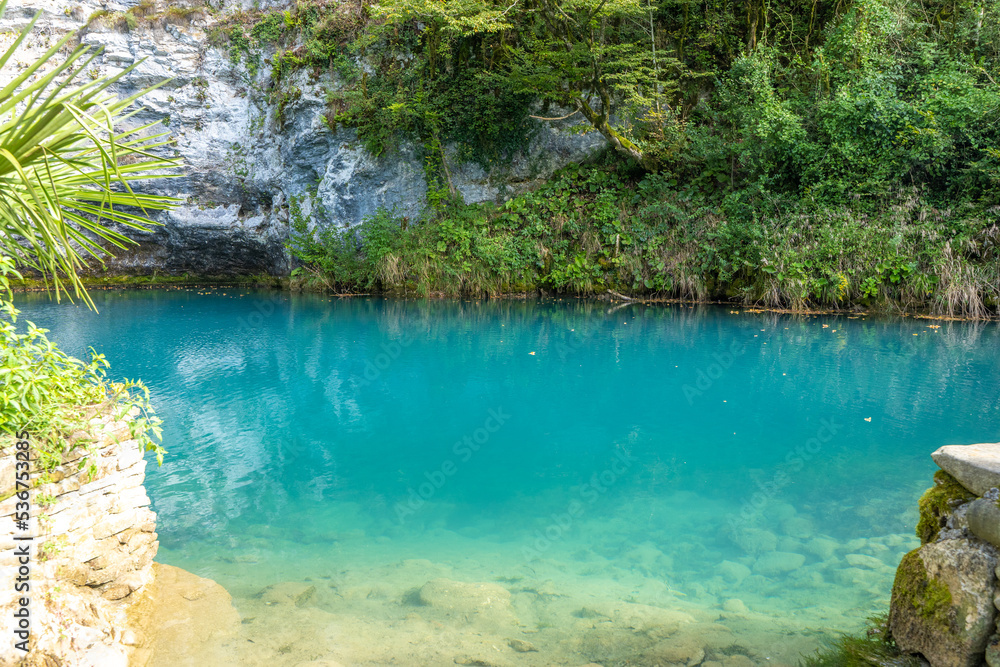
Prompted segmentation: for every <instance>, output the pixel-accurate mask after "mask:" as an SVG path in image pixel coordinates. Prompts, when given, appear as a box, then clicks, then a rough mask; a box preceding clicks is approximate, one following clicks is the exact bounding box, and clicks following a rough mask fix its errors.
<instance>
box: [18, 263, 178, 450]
mask: <svg viewBox="0 0 1000 667" xmlns="http://www.w3.org/2000/svg"><path fill="white" fill-rule="evenodd" d="M20 277H21V275H20V274H19V273H18V272H17V271H16V270H15V269H14V267H13V262H12V260H11V259H10V258H9V257H3V256H0V433H12V432H22V431H27V432H28V433H29V434H30V436H31V440H32V443H33V444H34V447H35V453H36V456H37V457H38V458H39V459H40V460H41V462H42V464H43V465H44V466H46V467H51V466H53V465H57V464H58V463H60V462H61V461H62V457H63V455H64V454H66V453H67V451H68V450H69V449H70V448H71V447H72V446H73V445H71V444H70V443H69V440H68V437H69V436H71V435H72V434H74V433H77V432H80V431H84V432H86V431H88V430H89V428H88V420H90V419H91V418H93V417H95V416H107V417H111V418H112V419H114V420H118V419H122V418H124V417H125V416H126V415H131V422H130V428H131V429H132V437H133V438H135V439H136V440H138V442H139V443H140V445H141V446H142V447H144V448H145V449H146V450H149V451H153V452H155V454H156V457H157V460H159V461H160V462H161V463H162V460H163V454H164V450H163V448H162V447H161V446H160V444H159V443H160V440H161V436H162V431H161V428H160V420H159V419H158V418H157V417H156V415H155V413H154V412H153V409H152V407H151V406H150V404H149V391H148V389H146V387H145V386H144V385H143V384H142V383H141V382H136V381H128V380H126V381H125V382H110V381H108V379H107V377H106V375H105V369H106V368H107V367H108V362H107V360H106V359H105V358H104V355H101V354H97V353H96V352H93V351H91V356H90V360H89V361H81V360H80V359H76V358H74V357H70V356H68V355H66V354H65V353H63V352H62V351H61V350H59V348H58V347H56V345H55V344H54V343H53V342H52V341H50V340H49V339H48V337H47V336H46V334H47V331H46V330H45V329H40V328H38V327H36V326H35V325H34V323H32V322H27V323H26V324H27V328H26V330H23V331H19V330H18V325H19V323H18V311H17V309H16V308H14V305H13V304H12V303H11V302H10V300H9V299H10V296H11V292H10V280H11V279H12V278H13V279H18V278H20ZM22 324H23V323H22ZM76 444H80V445H83V446H86V445H87V444H88V443H86V442H80V443H76ZM90 444H93V443H90ZM86 465H87V462H86V460H83V461H82V462H81V467H86Z"/></svg>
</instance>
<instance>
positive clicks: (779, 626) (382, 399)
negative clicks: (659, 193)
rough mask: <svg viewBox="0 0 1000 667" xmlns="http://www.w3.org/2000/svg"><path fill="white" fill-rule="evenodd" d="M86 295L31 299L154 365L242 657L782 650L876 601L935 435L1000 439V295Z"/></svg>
mask: <svg viewBox="0 0 1000 667" xmlns="http://www.w3.org/2000/svg"><path fill="white" fill-rule="evenodd" d="M94 296H95V301H96V302H97V304H98V307H99V308H100V311H101V312H100V314H99V315H95V314H93V313H90V312H88V311H87V310H86V309H84V308H81V307H76V306H71V305H66V304H62V305H56V304H53V303H49V302H47V301H45V300H44V299H43V298H41V297H35V296H30V295H21V296H20V302H21V307H22V309H23V311H24V315H25V316H26V317H27V318H28V319H32V320H34V321H35V322H36V323H37V324H39V325H40V326H45V327H49V328H51V329H52V331H53V333H52V337H53V338H54V339H55V340H57V341H58V342H59V343H60V344H61V346H62V347H63V348H64V349H65V350H67V351H69V352H71V353H74V354H77V355H82V354H84V353H85V351H86V349H87V348H88V347H89V346H93V347H94V348H95V349H96V350H98V351H99V352H101V353H103V354H105V355H107V357H108V358H109V359H110V360H111V361H112V363H113V366H112V375H113V376H115V377H129V378H134V377H141V378H142V379H144V380H145V381H146V382H147V383H148V384H149V386H150V389H151V391H152V397H153V402H154V403H155V405H156V407H157V409H158V412H159V414H160V415H161V416H162V417H163V418H164V420H165V430H164V441H165V446H166V448H167V449H168V450H169V454H168V455H167V458H166V462H165V464H164V466H163V467H162V468H159V469H156V468H155V467H153V468H150V469H149V472H148V475H147V487H148V489H149V494H150V496H151V498H152V499H153V504H154V509H155V510H156V511H157V513H158V515H159V524H158V530H159V535H160V552H159V556H158V558H157V559H158V560H160V561H162V562H165V563H169V564H172V565H177V566H180V567H183V568H185V569H188V570H191V571H192V572H195V573H197V574H199V575H202V576H206V577H211V578H213V579H215V580H216V581H218V582H219V583H221V584H222V585H223V586H225V587H226V588H227V589H228V590H229V591H230V592H231V593H232V594H233V596H234V603H235V605H236V606H237V609H238V610H239V611H240V613H241V615H242V616H243V619H244V624H243V632H244V633H245V635H246V637H245V639H252V641H245V639H244V640H242V643H239V644H238V645H237V644H234V645H233V646H232V650H233V652H234V656H235V658H234V659H235V660H237V661H238V662H239V663H241V664H252V665H286V664H287V665H297V664H300V663H303V662H307V661H309V660H323V659H325V660H329V661H331V663H330V664H335V663H340V664H343V665H385V664H400V665H453V664H455V663H456V661H459V663H460V664H496V665H506V664H511V665H582V664H584V663H588V662H596V663H599V664H603V665H605V666H606V667H607V666H610V665H618V664H629V665H653V664H683V663H686V662H687V661H690V660H692V659H697V657H698V655H699V651H703V652H704V654H705V659H706V660H708V661H715V662H717V663H719V664H721V665H724V666H725V667H749V666H750V665H793V664H796V662H797V661H798V658H799V656H800V655H801V654H802V653H808V652H810V651H812V650H814V649H815V648H816V647H817V646H818V645H819V644H820V643H821V642H822V641H823V639H824V638H827V637H829V636H831V635H833V634H835V633H836V632H839V631H853V630H856V629H858V628H859V627H860V625H861V623H862V622H863V620H864V619H865V618H866V617H867V616H868V615H870V614H872V613H875V612H879V611H884V610H885V608H886V607H887V604H888V596H889V591H890V587H891V582H892V576H893V572H894V568H895V566H896V564H897V563H898V561H899V558H900V557H901V556H902V554H904V553H905V552H906V551H908V550H909V549H912V548H913V547H914V546H916V544H917V542H916V539H915V538H914V536H913V526H914V525H915V522H916V516H915V506H916V499H917V497H918V496H919V494H920V492H921V491H922V490H923V489H924V488H925V487H927V486H929V484H930V479H931V475H932V474H933V470H934V466H933V462H932V461H931V459H930V456H929V454H930V452H932V451H933V450H934V449H936V448H938V447H940V446H941V445H945V444H967V443H973V442H984V441H986V442H989V441H997V440H1000V432H998V424H1000V421H998V419H997V417H998V412H1000V396H998V391H1000V389H998V387H1000V385H998V383H997V378H998V373H997V371H998V363H1000V362H998V360H1000V354H998V353H1000V337H998V332H997V327H996V326H995V325H994V324H971V323H951V322H933V321H928V320H913V319H891V320H890V319H876V318H866V317H864V316H855V315H846V314H845V315H843V316H790V315H776V314H765V313H747V312H743V311H742V310H740V309H734V308H725V307H692V306H683V305H669V306H666V305H658V306H644V305H639V304H634V305H627V306H624V307H614V306H612V305H609V304H606V303H600V302H591V301H581V300H575V299H571V300H562V301H560V300H554V301H527V302H519V301H514V302H511V301H503V302H485V301H431V302H423V301H402V300H384V299H375V298H367V297H360V298H353V299H336V298H333V299H331V298H328V297H319V296H308V295H288V294H279V293H269V292H249V291H247V290H240V289H216V290H204V289H203V290H197V289H174V290H163V291H141V292H99V293H96V294H95V295H94ZM428 582H433V583H431V584H430V585H428ZM450 582H461V583H463V584H484V585H483V586H478V587H476V586H462V585H457V584H452V583H450ZM269 586H271V588H268V587H269ZM512 640H516V641H512ZM518 642H528V643H530V645H531V647H533V648H534V649H536V650H534V651H528V652H519V651H517V650H515V646H517V647H520V648H521V649H525V648H527V646H526V645H524V644H518ZM462 661H465V662H464V663H463V662H462ZM476 661H478V662H476Z"/></svg>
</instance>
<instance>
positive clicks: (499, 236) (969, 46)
mask: <svg viewBox="0 0 1000 667" xmlns="http://www.w3.org/2000/svg"><path fill="white" fill-rule="evenodd" d="M226 25H227V26H229V27H227V28H226V30H228V31H229V34H230V40H229V44H230V48H231V49H232V52H233V53H234V56H235V57H242V56H240V54H241V53H243V54H244V55H245V57H246V58H247V59H248V60H250V59H252V56H251V55H250V54H252V53H254V48H257V49H260V50H266V49H269V48H274V49H276V51H277V53H276V55H275V56H274V58H273V62H272V74H271V78H272V81H273V82H274V86H275V90H276V91H284V92H282V93H281V94H280V95H277V97H276V99H278V100H279V105H280V101H281V100H283V99H286V98H287V95H289V94H291V95H294V91H291V92H289V91H288V90H287V89H285V88H283V87H284V86H287V85H289V84H288V83H287V82H288V81H290V80H291V79H293V78H294V77H291V76H290V75H291V74H292V73H293V72H294V71H296V70H299V69H302V68H306V69H310V70H311V71H312V72H313V73H314V74H315V75H316V76H322V75H323V72H324V71H328V72H330V76H329V80H330V84H329V94H328V99H329V101H330V113H329V117H328V118H329V121H330V123H331V124H334V125H335V124H338V123H343V124H347V125H350V126H353V127H356V128H357V130H358V132H359V136H360V137H361V138H362V140H363V141H364V142H365V143H366V145H367V146H368V147H369V148H370V149H371V150H372V151H373V152H374V153H376V154H378V153H382V152H384V151H387V150H391V149H392V147H393V145H394V142H396V141H398V140H399V139H400V138H401V137H406V136H409V137H415V138H417V139H419V140H420V144H421V145H422V146H423V147H424V153H425V157H426V163H427V176H428V186H429V190H430V196H429V198H428V199H429V204H430V207H429V210H428V213H427V215H426V219H425V220H424V224H423V225H422V226H420V225H415V226H414V227H413V228H411V229H408V230H406V231H405V232H400V233H399V234H398V237H399V239H398V243H399V244H401V245H400V248H397V249H396V250H394V251H393V252H391V253H389V254H388V256H389V257H391V258H393V260H394V261H396V262H397V263H396V264H395V265H394V270H393V271H389V272H384V271H383V272H382V273H381V274H380V273H379V272H378V271H374V270H373V269H372V266H373V263H372V262H371V261H369V260H364V261H366V262H367V265H366V266H367V267H368V268H367V269H366V271H367V273H365V275H364V276H363V277H362V278H360V279H359V280H356V281H352V280H348V279H346V275H342V276H340V277H337V278H336V279H335V280H334V282H335V283H337V284H338V285H340V286H341V287H344V286H347V285H348V284H352V282H353V284H355V285H362V286H365V288H367V286H370V285H371V284H373V281H375V282H378V281H382V284H383V285H385V286H389V285H391V286H401V285H409V286H412V287H414V288H416V289H420V290H423V291H439V290H440V291H447V292H455V291H456V290H458V289H462V290H470V291H472V292H479V293H496V292H498V291H505V290H507V289H520V288H526V289H527V288H533V287H545V288H550V289H557V290H567V291H583V292H591V291H595V290H598V289H604V288H612V289H621V290H630V291H640V292H642V291H646V292H656V293H663V294H671V295H678V296H697V297H706V296H723V297H736V298H741V299H743V300H745V301H747V302H753V303H766V304H769V305H785V306H794V307H800V306H804V305H817V304H822V305H827V306H833V305H846V304H854V303H862V304H869V305H870V304H872V303H876V302H885V303H888V302H892V303H897V304H902V305H903V306H905V307H910V306H914V307H930V308H933V309H935V310H937V311H938V312H945V313H952V314H963V315H971V316H982V315H985V314H987V313H989V312H996V308H997V305H998V303H1000V300H998V290H1000V283H998V280H997V277H998V271H997V259H998V256H997V246H996V237H997V226H996V222H997V218H998V213H1000V206H998V204H1000V149H998V143H997V138H998V128H1000V86H998V85H997V80H998V79H1000V3H996V2H991V1H987V0H982V1H978V2H977V1H974V0H932V1H931V2H923V3H917V2H915V1H913V0H854V1H849V2H843V1H834V0H815V1H811V2H792V3H779V4H778V5H774V4H773V3H764V2H761V1H760V0H738V1H737V2H727V3H721V2H715V1H714V0H710V1H708V2H705V3H692V2H688V1H687V0H660V1H659V2H655V3H654V2H652V0H648V1H646V2H641V1H640V0H617V1H616V2H597V1H592V0H528V1H526V2H520V3H513V4H510V5H508V4H494V3H492V2H490V1H487V0H446V1H445V2H429V1H426V0H384V1H383V2H382V3H380V4H378V5H370V6H369V5H367V4H364V3H360V4H359V3H354V4H351V3H345V4H341V5H336V6H332V5H327V4H323V3H322V2H317V1H316V0H301V1H300V2H299V4H298V5H297V6H296V7H295V8H293V9H291V10H289V11H287V12H284V13H281V14H279V13H269V14H267V13H252V12H251V13H243V14H239V15H235V16H234V17H232V18H231V19H230V23H228V24H226ZM254 40H256V41H255V42H254ZM251 42H252V44H251ZM245 44H249V46H246V48H244V46H243V45H245ZM529 114H533V115H534V116H536V117H550V116H553V117H562V116H565V115H566V114H571V117H575V118H577V119H580V123H581V124H580V125H579V126H578V127H581V128H583V129H591V130H596V131H599V132H601V133H602V134H603V135H604V136H605V137H606V138H607V139H608V142H609V146H610V147H611V149H612V150H611V152H612V154H613V155H615V156H616V157H617V161H618V162H619V163H620V165H619V166H617V167H611V168H605V167H601V168H597V169H596V170H594V171H591V172H580V171H576V170H570V171H569V172H567V174H564V175H562V176H561V177H559V178H557V179H556V180H555V181H554V182H553V183H552V184H550V185H549V186H547V187H546V188H543V189H542V190H540V191H538V192H535V193H532V194H529V195H526V196H524V197H521V198H517V199H514V200H511V201H510V202H508V204H507V205H506V206H505V207H503V208H502V209H500V210H498V211H490V210H488V209H487V208H485V207H471V208H469V207H465V206H464V205H462V204H461V203H460V202H456V201H455V194H454V188H452V187H451V183H450V174H449V166H448V160H449V159H454V158H453V157H449V154H448V152H447V151H445V150H444V145H445V144H446V143H448V142H456V143H457V145H458V146H460V147H461V148H463V149H464V155H465V156H466V159H471V158H473V157H474V158H475V159H477V160H480V161H484V162H485V163H487V164H490V162H489V161H490V160H493V161H494V162H493V163H492V164H502V163H503V161H504V159H505V158H508V157H510V156H511V155H512V154H513V152H514V151H517V150H519V149H521V148H523V147H524V146H525V145H526V142H527V140H528V139H529V137H530V129H529V128H531V127H537V125H538V123H544V122H548V121H545V120H531V118H530V117H529ZM557 221H563V222H557ZM364 237H365V231H364V230H362V231H361V232H360V244H361V253H362V254H361V255H359V259H358V261H361V259H360V258H361V257H365V256H366V255H364V252H365V251H364V248H363V246H364ZM310 243H315V244H318V245H316V247H307V246H310ZM331 243H332V245H331ZM337 244H340V245H339V246H338V247H339V250H337V251H336V252H339V253H341V257H342V258H343V257H347V256H349V255H350V252H349V251H351V249H352V248H356V246H357V242H356V240H354V239H339V237H338V234H337V233H336V232H328V233H325V234H324V235H323V238H322V239H320V238H318V237H315V238H313V239H312V240H311V241H310V240H296V241H295V247H296V248H297V250H296V252H297V254H298V255H299V256H300V258H303V259H305V261H306V262H307V263H308V264H309V265H310V266H312V267H313V268H317V267H321V266H324V262H325V268H321V269H320V270H321V272H330V271H334V272H336V271H337V270H341V269H332V268H331V267H333V266H334V265H336V266H337V267H341V268H342V267H343V263H342V262H341V260H335V259H333V255H334V254H335V253H334V251H333V250H332V248H333V246H335V245H337ZM323 245H326V246H328V248H330V251H329V253H328V254H329V257H326V258H325V259H322V257H323V253H322V252H321V251H319V250H318V249H319V248H320V247H321V246H323ZM441 248H444V249H445V250H441ZM345 253H346V254H345ZM376 263H377V262H376ZM353 270H354V269H352V271H353ZM376 275H377V276H379V277H378V279H377V280H376V279H374V278H372V276H376ZM390 275H391V276H395V277H396V279H394V280H386V277H387V276H390Z"/></svg>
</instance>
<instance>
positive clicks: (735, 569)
mask: <svg viewBox="0 0 1000 667" xmlns="http://www.w3.org/2000/svg"><path fill="white" fill-rule="evenodd" d="M718 570H719V574H720V575H722V578H723V579H725V580H726V581H731V582H732V583H734V584H740V583H742V582H743V580H744V579H746V578H747V577H749V576H750V568H749V567H747V566H746V565H743V564H742V563H734V562H733V561H731V560H724V561H722V562H721V563H719V567H718Z"/></svg>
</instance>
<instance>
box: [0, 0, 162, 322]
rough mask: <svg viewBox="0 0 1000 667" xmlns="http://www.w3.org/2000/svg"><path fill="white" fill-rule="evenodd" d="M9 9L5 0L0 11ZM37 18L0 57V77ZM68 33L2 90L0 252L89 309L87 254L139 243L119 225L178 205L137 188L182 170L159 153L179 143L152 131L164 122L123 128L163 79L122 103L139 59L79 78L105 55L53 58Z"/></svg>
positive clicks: (84, 50)
mask: <svg viewBox="0 0 1000 667" xmlns="http://www.w3.org/2000/svg"><path fill="white" fill-rule="evenodd" d="M6 6H7V0H0V16H2V15H3V12H4V10H5V9H6ZM40 14H41V12H39V14H36V15H35V17H34V18H33V19H32V20H31V21H30V22H29V23H28V25H27V26H26V27H25V28H24V29H23V30H22V31H21V33H20V35H18V37H17V39H15V40H14V42H13V43H12V44H11V46H10V47H9V48H8V49H7V50H6V51H5V52H3V53H2V54H0V73H2V72H3V71H4V67H5V66H6V65H7V63H8V62H10V60H11V57H12V56H13V54H14V52H15V51H16V50H17V49H18V48H19V47H20V46H21V44H22V43H23V42H24V40H25V39H26V38H27V36H28V34H29V33H30V32H31V30H32V28H33V27H34V25H35V23H36V22H37V21H38V18H39V16H40ZM72 38H73V34H69V35H66V36H65V37H63V38H62V39H61V40H59V41H58V42H57V43H56V44H55V45H53V46H52V47H51V48H49V49H48V50H47V51H46V52H45V53H44V54H43V55H42V56H41V57H40V58H39V59H38V60H37V61H35V62H33V63H32V64H31V65H29V66H28V67H27V68H26V69H25V70H24V71H22V72H21V73H20V74H19V75H18V76H16V77H14V78H13V79H12V80H11V81H10V83H8V84H7V85H6V86H4V87H3V88H2V89H0V254H5V255H9V256H11V257H13V258H15V259H16V260H17V261H18V262H19V263H20V264H21V265H23V266H27V267H30V268H32V269H34V270H36V271H38V272H39V273H40V274H41V275H42V277H43V279H44V280H45V282H46V284H49V283H50V282H51V286H52V287H53V289H54V291H55V295H56V298H57V299H58V298H59V297H60V296H61V295H64V294H65V295H69V296H71V297H72V296H74V295H75V296H77V297H80V298H82V299H83V300H84V301H86V302H87V303H88V305H91V306H92V305H93V304H92V302H91V301H90V298H89V297H88V296H87V293H86V290H85V289H84V286H83V283H82V281H81V278H80V273H81V272H82V271H83V269H84V268H86V262H87V259H88V258H94V259H98V260H100V259H101V257H103V256H104V255H105V254H106V253H107V252H108V251H107V248H108V247H109V246H110V247H115V248H125V247H126V246H128V245H129V244H134V243H135V241H133V240H131V239H130V238H129V237H128V236H126V235H125V234H123V233H122V232H121V231H118V230H119V229H122V228H128V229H133V230H140V231H148V230H149V229H150V225H153V224H156V223H154V222H152V221H151V220H150V219H149V214H150V212H151V211H161V210H166V209H170V208H172V207H174V206H175V205H176V204H177V203H178V201H179V200H178V199H176V198H174V197H166V196H162V195H154V194H144V193H141V192H136V190H135V187H134V186H136V185H137V184H140V183H141V182H143V181H149V180H154V179H160V178H171V177H175V176H178V175H179V174H178V173H177V172H176V168H177V167H178V166H179V161H178V160H175V159H173V158H170V157H167V156H166V155H163V152H164V151H165V150H166V149H167V147H168V146H169V145H170V144H171V143H173V142H172V141H170V140H169V139H167V138H166V137H167V133H155V131H154V128H155V126H156V125H157V124H158V122H159V121H157V122H153V123H147V124H145V125H142V126H140V127H133V128H129V127H127V123H128V121H130V120H131V118H132V117H133V116H134V115H135V114H136V113H137V111H136V110H135V109H134V105H135V103H136V101H137V100H138V99H139V98H140V97H141V96H142V95H144V94H146V93H148V92H150V91H151V90H154V89H155V88H158V87H159V86H160V85H163V83H166V81H164V82H162V83H160V84H158V85H156V86H152V87H150V88H147V89H146V90H143V91H140V92H138V93H136V94H134V95H131V96H129V97H126V98H124V99H119V98H118V97H117V96H115V95H114V94H113V93H112V92H111V90H110V89H111V87H112V86H113V85H114V84H116V83H118V82H119V81H120V80H121V79H122V78H123V77H124V76H127V75H128V73H129V72H131V71H132V70H133V69H134V68H135V67H136V66H138V65H139V64H140V63H141V61H140V62H139V63H135V64H134V65H132V66H131V67H129V68H126V69H125V70H123V71H121V72H119V73H117V74H115V75H114V76H110V77H103V78H98V79H95V80H93V81H80V75H81V74H83V73H84V72H86V71H88V68H89V66H90V64H91V63H92V62H93V59H94V58H95V57H97V56H98V55H99V53H100V52H99V51H98V50H96V49H94V48H93V47H91V46H87V45H80V46H79V47H77V48H76V49H74V50H73V52H72V53H70V54H69V55H68V56H67V57H66V58H65V60H63V61H62V62H58V63H57V62H55V59H56V56H57V54H59V52H60V51H61V50H62V49H63V47H64V46H65V45H66V44H67V43H68V42H69V41H70V40H71V39H72ZM0 78H2V77H0ZM116 228H117V229H116Z"/></svg>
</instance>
